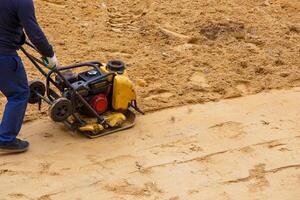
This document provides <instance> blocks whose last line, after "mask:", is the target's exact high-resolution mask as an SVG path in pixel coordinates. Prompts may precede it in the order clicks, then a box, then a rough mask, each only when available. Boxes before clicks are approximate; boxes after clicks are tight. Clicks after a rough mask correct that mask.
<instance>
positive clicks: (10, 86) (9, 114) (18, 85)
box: [0, 55, 29, 144]
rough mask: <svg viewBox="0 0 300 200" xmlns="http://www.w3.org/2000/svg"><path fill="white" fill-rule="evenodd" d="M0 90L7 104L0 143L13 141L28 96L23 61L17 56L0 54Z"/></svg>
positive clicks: (17, 132)
mask: <svg viewBox="0 0 300 200" xmlns="http://www.w3.org/2000/svg"><path fill="white" fill-rule="evenodd" d="M0 91H1V92H2V93H3V94H4V96H5V97H6V98H7V104H6V106H5V111H4V114H3V117H2V120H1V125H0V143H2V144H3V143H5V142H10V141H13V140H14V139H15V138H16V136H17V135H18V134H19V131H20V129H21V126H22V123H23V118H24V115H25V111H26V107H27V102H28V98H29V87H28V82H27V76H26V72H25V69H24V66H23V63H22V61H21V59H20V57H18V56H3V55H0Z"/></svg>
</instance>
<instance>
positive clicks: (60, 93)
mask: <svg viewBox="0 0 300 200" xmlns="http://www.w3.org/2000/svg"><path fill="white" fill-rule="evenodd" d="M25 45H27V46H28V47H30V48H31V49H33V50H34V51H37V49H36V48H35V46H33V45H32V44H31V43H29V42H26V43H25ZM21 51H22V52H23V53H24V54H25V56H26V57H27V58H28V59H29V60H30V61H31V62H32V63H33V65H34V66H35V67H36V68H37V70H38V71H39V72H40V73H41V74H42V75H43V76H44V77H45V78H46V80H45V82H42V81H40V80H34V81H30V82H29V87H30V98H29V103H30V104H38V105H39V109H41V104H42V102H46V103H47V104H49V116H50V118H51V119H52V120H53V121H54V122H62V123H64V124H65V125H67V127H68V128H70V129H71V130H74V131H79V132H81V133H83V134H84V135H85V136H87V137H89V138H95V137H100V136H104V135H107V134H110V133H114V132H117V131H121V130H125V129H128V128H131V127H133V126H134V124H135V113H134V111H136V112H139V113H142V114H143V112H142V111H141V110H140V109H139V108H138V106H137V101H136V93H135V90H134V85H133V82H132V81H131V80H130V79H129V77H128V76H127V75H126V69H125V64H124V63H123V62H122V61H118V60H113V61H109V62H108V63H107V64H106V65H103V64H101V63H100V62H98V61H93V62H86V63H80V64H75V65H70V66H65V67H55V68H53V69H49V70H45V68H44V67H43V66H46V65H45V64H44V62H43V59H39V58H37V57H36V56H33V55H32V54H30V53H29V51H28V49H27V48H24V46H23V47H21Z"/></svg>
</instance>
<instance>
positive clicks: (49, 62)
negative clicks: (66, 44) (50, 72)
mask: <svg viewBox="0 0 300 200" xmlns="http://www.w3.org/2000/svg"><path fill="white" fill-rule="evenodd" d="M43 61H44V64H45V66H46V67H47V68H48V69H54V68H56V67H57V66H58V60H57V58H56V55H55V54H54V56H53V57H44V58H43Z"/></svg>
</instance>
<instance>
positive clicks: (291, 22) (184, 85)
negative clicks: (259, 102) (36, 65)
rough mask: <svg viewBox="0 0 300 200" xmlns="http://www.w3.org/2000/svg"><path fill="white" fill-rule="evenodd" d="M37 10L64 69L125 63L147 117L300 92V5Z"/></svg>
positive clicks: (32, 111) (40, 0)
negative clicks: (221, 101)
mask: <svg viewBox="0 0 300 200" xmlns="http://www.w3.org/2000/svg"><path fill="white" fill-rule="evenodd" d="M35 3H36V10H37V17H38V19H39V21H40V24H41V26H42V27H43V29H44V30H45V32H46V34H47V36H48V37H49V40H50V41H51V43H53V45H54V48H55V50H56V53H57V56H58V58H59V60H60V62H61V64H62V65H68V64H72V63H77V62H82V61H86V60H101V61H103V62H107V61H108V60H109V59H114V58H118V59H122V60H124V61H125V62H126V63H127V66H128V69H129V74H130V76H131V78H132V79H133V80H134V81H135V82H136V83H139V85H140V86H141V87H138V88H137V89H138V96H139V99H140V104H141V107H142V108H143V109H144V110H146V111H153V110H159V109H161V108H166V107H174V106H178V105H184V104H191V103H203V102H207V101H215V100H219V99H224V98H230V97H237V96H244V95H248V94H253V93H257V92H260V91H263V90H268V89H274V88H287V87H291V86H300V81H299V80H300V69H299V65H300V59H299V51H300V46H299V44H300V23H299V22H300V15H299V12H300V2H299V1H298V0H256V1H252V0H210V1H204V0H197V1H195V0H186V1H180V0H100V1H99V0H89V1H85V0H37V1H35ZM25 63H26V67H27V70H28V75H29V77H30V79H36V78H37V77H38V76H39V74H38V73H37V72H36V70H34V69H33V68H32V66H31V65H30V64H29V63H28V62H27V61H25ZM3 103H4V99H2V100H0V105H3ZM0 113H1V112H0ZM37 113H38V112H37V109H36V107H30V108H29V111H28V113H27V118H26V119H27V120H32V119H34V118H36V116H37Z"/></svg>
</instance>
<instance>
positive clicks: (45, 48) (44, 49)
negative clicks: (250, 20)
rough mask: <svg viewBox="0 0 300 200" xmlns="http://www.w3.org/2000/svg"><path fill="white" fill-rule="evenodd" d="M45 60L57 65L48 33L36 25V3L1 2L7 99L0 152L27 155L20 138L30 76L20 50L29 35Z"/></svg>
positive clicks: (0, 71) (2, 80) (0, 79)
mask: <svg viewBox="0 0 300 200" xmlns="http://www.w3.org/2000/svg"><path fill="white" fill-rule="evenodd" d="M24 31H25V33H26V35H27V37H28V38H29V40H30V41H31V42H32V43H33V44H34V45H35V46H36V48H37V49H38V51H39V52H40V53H41V55H42V56H43V57H44V59H45V61H46V63H48V67H49V68H53V67H56V66H57V65H58V61H57V58H56V56H55V54H54V52H53V48H52V46H51V45H50V44H49V42H48V40H47V38H46V37H45V34H44V33H43V31H42V29H41V28H40V26H39V24H38V23H37V20H36V16H35V9H34V4H33V0H1V3H0V91H1V93H3V95H4V96H5V97H6V99H7V103H6V106H5V110H4V113H3V117H2V120H1V124H0V152H7V153H20V152H25V151H26V150H27V149H28V147H29V142H27V141H23V140H21V139H18V138H17V135H18V134H19V132H20V129H21V126H22V123H23V119H24V115H25V111H26V107H27V102H28V98H29V86H28V82H27V75H26V72H25V69H24V66H23V63H22V61H21V59H20V57H19V56H18V54H17V50H18V49H19V48H20V46H21V45H23V44H24V42H25V39H26V36H25V33H24Z"/></svg>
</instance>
